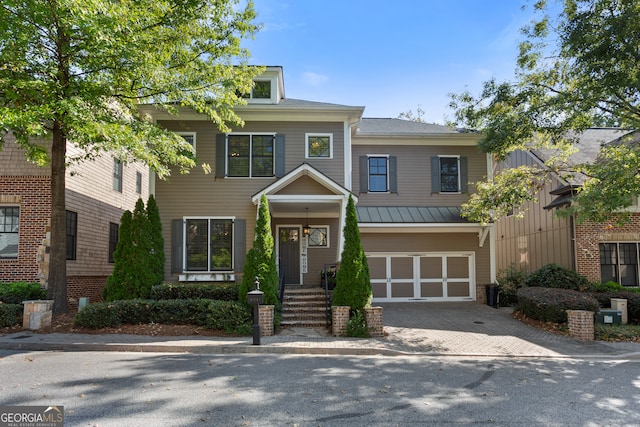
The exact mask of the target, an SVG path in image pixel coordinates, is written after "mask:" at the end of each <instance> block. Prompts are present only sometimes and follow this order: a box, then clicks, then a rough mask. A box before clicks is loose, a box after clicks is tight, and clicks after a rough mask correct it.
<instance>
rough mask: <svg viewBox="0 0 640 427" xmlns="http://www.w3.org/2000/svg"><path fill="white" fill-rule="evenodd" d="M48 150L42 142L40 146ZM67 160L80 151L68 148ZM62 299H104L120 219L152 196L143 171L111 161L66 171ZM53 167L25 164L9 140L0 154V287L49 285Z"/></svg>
mask: <svg viewBox="0 0 640 427" xmlns="http://www.w3.org/2000/svg"><path fill="white" fill-rule="evenodd" d="M43 145H44V146H46V143H45V142H43ZM67 154H68V157H69V158H73V157H77V156H81V155H82V153H80V152H78V149H77V148H76V147H74V146H73V144H71V143H69V144H68V147H67ZM65 196H66V219H67V221H66V234H67V245H66V248H67V253H66V258H67V295H68V297H69V299H70V300H71V301H73V300H76V301H77V300H78V298H81V297H88V298H89V299H90V300H91V301H96V300H101V298H102V288H103V287H104V285H105V283H106V279H107V277H108V276H109V275H110V274H111V271H112V269H113V252H114V251H115V247H116V243H117V241H118V227H119V224H120V217H121V216H122V213H123V212H124V211H125V210H127V209H129V210H133V208H134V206H135V203H136V201H137V200H138V198H140V197H141V198H142V199H143V200H145V201H146V199H147V198H148V196H149V172H148V168H147V167H145V166H144V165H141V164H124V163H123V162H120V161H119V160H118V159H115V158H113V157H111V156H108V155H101V156H99V157H97V158H96V159H95V160H93V161H85V162H83V163H80V164H73V165H71V166H69V167H68V169H67V174H66V194H65ZM50 216H51V169H50V168H49V167H38V166H36V165H34V164H32V163H29V162H27V161H26V159H25V155H24V151H23V148H22V147H20V146H19V145H18V144H17V143H16V142H15V141H14V140H13V139H12V136H11V135H6V136H5V144H4V147H3V149H2V150H1V151H0V281H1V282H13V281H26V282H40V283H41V284H43V285H46V281H47V280H48V271H49V268H48V265H49V231H50Z"/></svg>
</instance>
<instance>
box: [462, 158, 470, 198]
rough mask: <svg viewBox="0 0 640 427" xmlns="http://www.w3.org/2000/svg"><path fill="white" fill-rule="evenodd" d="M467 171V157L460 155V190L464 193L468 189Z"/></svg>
mask: <svg viewBox="0 0 640 427" xmlns="http://www.w3.org/2000/svg"><path fill="white" fill-rule="evenodd" d="M468 181H469V173H468V172H467V158H466V157H460V192H462V193H466V192H468V191H469V185H468Z"/></svg>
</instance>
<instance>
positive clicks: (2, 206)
mask: <svg viewBox="0 0 640 427" xmlns="http://www.w3.org/2000/svg"><path fill="white" fill-rule="evenodd" d="M0 208H18V229H17V230H16V231H7V232H3V233H2V234H17V236H18V250H17V251H16V257H15V258H13V257H12V258H2V259H0V261H2V262H4V261H16V260H18V259H19V257H20V237H21V235H20V219H21V216H22V206H20V205H14V204H6V205H4V204H3V205H0ZM65 224H66V220H65Z"/></svg>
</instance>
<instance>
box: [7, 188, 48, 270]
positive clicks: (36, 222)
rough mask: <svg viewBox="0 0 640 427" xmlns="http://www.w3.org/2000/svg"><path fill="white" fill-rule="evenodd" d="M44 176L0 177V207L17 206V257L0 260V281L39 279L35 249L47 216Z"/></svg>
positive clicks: (38, 245) (36, 250)
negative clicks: (18, 225) (18, 215)
mask: <svg viewBox="0 0 640 427" xmlns="http://www.w3.org/2000/svg"><path fill="white" fill-rule="evenodd" d="M50 187H51V186H50V180H49V177H47V176H0V206H18V207H19V208H20V231H19V241H18V259H16V260H0V281H2V282H13V281H28V282H39V281H40V280H41V279H42V278H41V277H39V276H38V270H39V254H38V248H39V247H40V245H41V244H42V242H43V240H44V239H45V238H46V237H47V236H46V233H47V224H48V222H49V218H50V216H51V214H50V212H51V210H50V209H51V208H50V205H51V203H50Z"/></svg>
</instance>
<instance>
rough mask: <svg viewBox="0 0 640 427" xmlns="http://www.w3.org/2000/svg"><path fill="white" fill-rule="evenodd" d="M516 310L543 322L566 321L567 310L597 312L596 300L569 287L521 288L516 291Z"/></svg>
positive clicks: (598, 307) (597, 304) (598, 306)
mask: <svg viewBox="0 0 640 427" xmlns="http://www.w3.org/2000/svg"><path fill="white" fill-rule="evenodd" d="M517 296H518V305H517V306H516V310H518V311H521V312H522V313H523V314H525V315H526V316H527V317H530V318H532V319H536V320H540V321H543V322H554V323H566V322H567V310H588V311H593V312H598V311H599V309H600V304H599V303H598V300H597V299H595V298H594V297H592V296H591V295H589V294H586V293H583V292H578V291H574V290H570V289H558V288H541V287H531V288H521V289H519V290H518V292H517Z"/></svg>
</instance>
